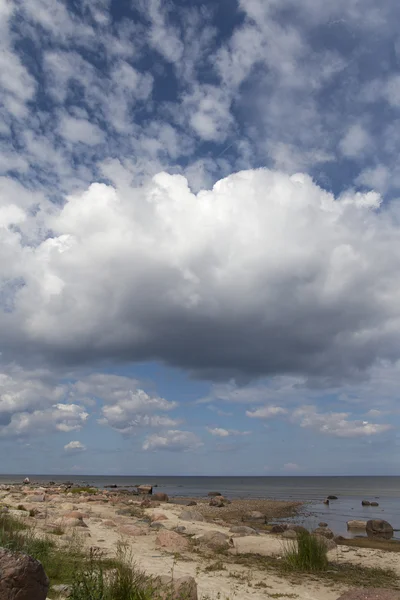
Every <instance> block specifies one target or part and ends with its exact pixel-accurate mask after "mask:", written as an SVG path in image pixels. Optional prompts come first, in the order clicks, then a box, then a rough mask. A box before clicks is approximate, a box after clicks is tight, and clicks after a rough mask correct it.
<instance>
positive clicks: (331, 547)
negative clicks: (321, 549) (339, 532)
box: [313, 534, 337, 551]
mask: <svg viewBox="0 0 400 600" xmlns="http://www.w3.org/2000/svg"><path fill="white" fill-rule="evenodd" d="M313 536H314V537H315V538H316V539H317V540H319V541H320V542H321V544H323V545H324V546H325V548H326V549H327V550H328V551H329V550H335V548H337V544H336V542H335V541H334V540H332V539H328V538H326V537H324V536H322V535H314V534H313Z"/></svg>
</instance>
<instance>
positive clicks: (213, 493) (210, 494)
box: [207, 492, 222, 497]
mask: <svg viewBox="0 0 400 600" xmlns="http://www.w3.org/2000/svg"><path fill="white" fill-rule="evenodd" d="M207 495H208V496H210V497H214V496H222V494H221V492H208V494H207Z"/></svg>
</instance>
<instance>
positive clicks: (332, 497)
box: [326, 495, 338, 500]
mask: <svg viewBox="0 0 400 600" xmlns="http://www.w3.org/2000/svg"><path fill="white" fill-rule="evenodd" d="M326 499H327V500H337V499H338V497H337V496H333V495H330V496H327V497H326Z"/></svg>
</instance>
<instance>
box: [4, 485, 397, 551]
mask: <svg viewBox="0 0 400 600" xmlns="http://www.w3.org/2000/svg"><path fill="white" fill-rule="evenodd" d="M24 477H25V475H0V483H21V481H22V480H23V478H24ZM29 477H30V479H31V481H32V482H38V483H46V482H49V481H54V482H56V483H58V482H60V483H61V482H64V481H67V480H70V481H73V482H75V483H78V484H88V485H94V486H96V487H104V486H105V485H110V484H117V485H119V486H135V485H138V484H152V485H157V486H158V488H159V489H160V491H163V492H166V493H167V494H168V495H169V496H171V497H173V496H188V497H204V496H207V493H208V492H209V491H218V492H220V493H221V494H223V495H224V496H227V497H228V498H270V499H276V500H302V501H306V502H307V504H306V505H305V506H304V508H303V510H302V514H300V515H299V517H298V518H297V520H298V521H301V522H302V523H304V524H305V525H306V526H308V527H316V526H317V525H318V522H319V521H325V522H326V523H328V525H329V527H330V528H331V529H332V530H333V531H334V532H335V533H336V534H340V535H347V536H350V535H351V532H348V531H347V527H346V521H349V520H350V519H363V520H368V519H372V518H377V519H385V520H386V521H389V523H391V524H392V525H393V527H394V528H395V529H400V477H165V476H160V477H158V476H151V477H143V476H137V477H135V476H126V477H123V476H121V477H113V476H107V475H104V476H96V475H80V476H76V475H62V476H60V475H29ZM330 494H334V495H336V496H338V500H331V501H330V504H329V506H326V505H324V504H323V503H322V500H323V499H324V498H326V496H328V495H330ZM361 500H369V501H374V500H376V501H377V502H379V507H376V508H374V507H363V506H361ZM310 513H311V514H310ZM357 535H359V534H358V532H357ZM395 537H396V538H397V539H400V532H395Z"/></svg>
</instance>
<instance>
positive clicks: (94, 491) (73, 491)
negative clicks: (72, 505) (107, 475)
mask: <svg viewBox="0 0 400 600" xmlns="http://www.w3.org/2000/svg"><path fill="white" fill-rule="evenodd" d="M68 491H69V492H70V493H71V494H97V489H96V488H94V487H75V488H71V489H70V490H68Z"/></svg>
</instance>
